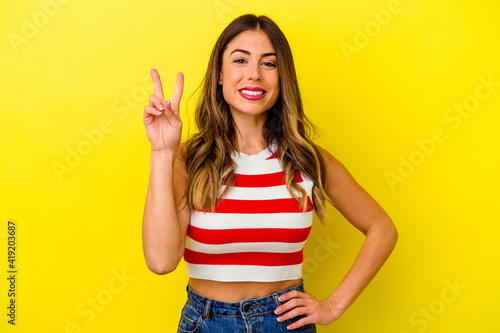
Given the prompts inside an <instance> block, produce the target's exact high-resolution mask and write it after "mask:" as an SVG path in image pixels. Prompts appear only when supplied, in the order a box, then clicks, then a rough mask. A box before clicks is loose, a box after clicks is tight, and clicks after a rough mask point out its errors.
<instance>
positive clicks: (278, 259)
mask: <svg viewBox="0 0 500 333" xmlns="http://www.w3.org/2000/svg"><path fill="white" fill-rule="evenodd" d="M302 260H303V255H302V250H300V251H297V252H293V253H274V252H238V253H220V254H219V253H217V254H213V253H201V252H196V251H192V250H190V249H187V248H186V249H185V250H184V261H186V262H188V263H191V264H200V265H257V266H284V265H297V264H300V263H302Z"/></svg>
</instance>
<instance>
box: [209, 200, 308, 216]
mask: <svg viewBox="0 0 500 333" xmlns="http://www.w3.org/2000/svg"><path fill="white" fill-rule="evenodd" d="M312 210H313V204H312V202H311V199H310V198H309V196H308V197H307V210H306V212H310V211H312ZM212 213H230V214H274V213H302V209H301V208H300V204H299V202H298V201H297V200H295V199H294V198H284V199H269V200H240V199H220V200H219V201H218V202H217V205H216V206H215V211H213V212H212Z"/></svg>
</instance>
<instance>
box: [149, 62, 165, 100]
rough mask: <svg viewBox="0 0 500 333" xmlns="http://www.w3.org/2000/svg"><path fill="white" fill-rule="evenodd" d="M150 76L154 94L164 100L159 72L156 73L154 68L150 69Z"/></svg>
mask: <svg viewBox="0 0 500 333" xmlns="http://www.w3.org/2000/svg"><path fill="white" fill-rule="evenodd" d="M151 77H152V78H153V86H154V91H155V95H156V96H158V97H159V98H160V99H162V100H165V97H163V88H162V86H161V80H160V74H158V71H157V70H156V69H154V68H152V69H151Z"/></svg>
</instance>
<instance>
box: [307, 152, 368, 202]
mask: <svg viewBox="0 0 500 333" xmlns="http://www.w3.org/2000/svg"><path fill="white" fill-rule="evenodd" d="M316 148H317V149H318V151H319V152H320V153H321V156H322V157H323V160H324V161H325V169H326V170H325V175H326V177H325V178H326V179H325V191H326V193H327V195H328V197H329V198H330V199H331V201H332V203H333V204H334V205H335V206H336V207H337V208H338V206H339V205H342V202H344V201H345V199H346V198H353V197H359V196H360V195H365V194H366V192H365V190H364V189H363V188H362V187H361V186H360V185H359V184H358V182H357V181H356V180H355V179H354V177H353V176H352V175H351V173H350V172H349V171H348V170H347V168H346V167H345V166H344V165H343V164H342V163H341V162H340V161H339V160H338V159H337V158H336V157H335V156H333V155H332V154H331V153H330V152H328V151H327V150H326V149H324V148H323V147H321V146H318V145H316Z"/></svg>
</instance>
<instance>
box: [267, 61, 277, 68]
mask: <svg viewBox="0 0 500 333" xmlns="http://www.w3.org/2000/svg"><path fill="white" fill-rule="evenodd" d="M264 65H265V66H267V67H276V65H275V64H273V63H272V62H269V61H266V62H265V63H264Z"/></svg>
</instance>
